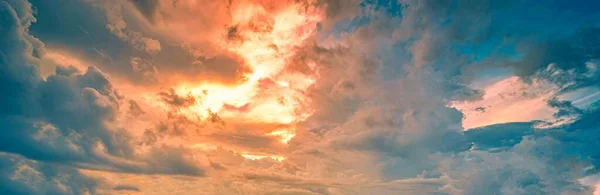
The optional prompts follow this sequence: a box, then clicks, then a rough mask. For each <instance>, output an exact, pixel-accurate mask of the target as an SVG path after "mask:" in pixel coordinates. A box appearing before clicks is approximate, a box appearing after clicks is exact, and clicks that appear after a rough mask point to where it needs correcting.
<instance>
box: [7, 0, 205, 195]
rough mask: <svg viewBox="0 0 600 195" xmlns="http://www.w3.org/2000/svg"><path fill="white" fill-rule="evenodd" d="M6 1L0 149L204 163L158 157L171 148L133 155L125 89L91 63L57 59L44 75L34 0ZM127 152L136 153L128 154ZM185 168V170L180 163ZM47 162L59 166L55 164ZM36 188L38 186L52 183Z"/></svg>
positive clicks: (100, 163) (80, 158) (118, 162)
mask: <svg viewBox="0 0 600 195" xmlns="http://www.w3.org/2000/svg"><path fill="white" fill-rule="evenodd" d="M1 5H2V16H1V17H2V23H3V26H5V27H6V28H3V29H2V44H3V46H2V48H4V50H3V53H2V60H1V62H2V68H1V69H0V74H1V75H2V76H3V80H2V82H3V84H6V85H3V87H2V88H1V90H2V91H3V94H11V95H8V96H3V99H2V104H3V105H2V106H3V107H4V109H2V117H1V118H0V124H1V125H2V126H3V129H4V130H3V131H4V133H3V134H4V136H3V137H2V144H0V145H1V146H0V148H1V150H2V151H3V152H8V153H13V154H18V155H22V156H23V157H25V158H26V159H24V160H22V161H25V162H26V164H30V162H35V163H39V164H41V165H39V166H50V165H45V164H46V163H60V164H65V165H71V166H76V167H84V168H92V169H109V170H111V169H116V170H119V171H125V172H128V171H134V172H139V173H166V174H168V173H176V172H177V173H185V174H201V173H202V170H201V168H199V167H196V166H188V164H187V163H186V162H185V161H183V160H176V161H168V160H167V161H164V160H162V161H161V160H156V159H154V157H157V156H161V155H167V154H174V153H171V152H168V153H160V152H159V153H154V154H153V155H152V158H148V159H149V160H152V162H149V164H146V163H145V162H143V160H140V159H139V158H138V157H136V156H137V155H135V154H134V153H133V149H132V148H131V146H130V145H129V136H128V134H127V132H126V131H125V130H124V129H123V128H121V127H115V126H114V125H113V123H114V122H115V120H116V119H117V118H118V117H119V116H118V115H119V105H120V102H121V99H122V97H121V96H120V95H119V94H118V92H117V91H116V90H115V89H114V88H113V86H112V84H111V81H110V79H109V78H108V76H107V75H105V74H104V73H103V72H101V71H100V70H99V69H97V68H95V67H93V66H90V67H89V68H87V70H86V71H85V72H79V71H78V70H77V69H74V68H69V67H61V66H59V67H56V71H55V73H54V74H53V75H50V76H48V77H47V78H45V79H43V78H42V77H41V76H40V74H39V69H38V68H39V63H40V57H41V56H42V55H43V50H44V45H43V44H42V42H41V41H39V40H38V39H36V38H35V37H33V36H31V35H29V33H28V28H29V25H30V24H31V22H34V21H35V18H34V17H33V16H32V15H31V14H32V10H31V4H29V3H28V2H25V1H10V3H9V2H5V1H3V2H2V3H1ZM4 157H6V158H17V157H13V155H12V154H11V155H3V159H4ZM23 157H18V158H19V159H23ZM127 157H130V158H131V157H133V158H138V159H137V160H133V161H131V162H127V160H125V158H127ZM178 157H180V156H178ZM29 159H31V160H29ZM169 159H180V158H169ZM11 161H12V160H9V161H7V162H11ZM36 161H39V162H36ZM136 161H137V162H136ZM140 161H141V162H140ZM170 163H176V164H177V165H174V166H173V169H171V166H170V165H167V164H170ZM15 166H17V165H15ZM23 166H26V165H23ZM27 166H32V165H27ZM36 166H37V165H36ZM3 167H4V166H3ZM107 167H108V168H107ZM180 168H181V169H182V171H179V169H180ZM36 169H38V168H35V167H34V168H27V170H31V171H34V172H32V173H28V174H33V175H40V174H39V173H36V172H35V170H36ZM44 169H49V170H50V171H60V169H58V168H44ZM66 171H70V172H71V173H68V174H73V175H75V176H76V174H77V171H76V170H73V169H71V168H69V169H66ZM44 174H46V173H44ZM53 174H59V175H60V173H53ZM24 177H28V176H24ZM44 177H46V176H42V178H40V179H41V180H40V181H39V182H42V183H43V182H46V180H49V179H48V178H52V177H54V176H53V175H49V176H47V177H48V178H44ZM35 179H37V178H35ZM32 182H37V181H32ZM72 183H73V184H76V183H77V182H76V181H72ZM59 184H60V183H59ZM44 185H45V184H44ZM61 185H63V186H62V188H68V187H69V186H68V185H70V184H61ZM65 185H67V186H65ZM58 187H59V188H61V186H58ZM32 190H34V192H35V191H37V192H40V193H41V192H44V191H47V190H45V189H32ZM62 190H63V191H64V190H68V191H65V193H69V192H70V193H74V194H79V193H82V192H79V191H77V190H78V189H62ZM71 190H73V191H71ZM48 191H53V190H48Z"/></svg>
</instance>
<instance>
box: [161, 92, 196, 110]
mask: <svg viewBox="0 0 600 195" xmlns="http://www.w3.org/2000/svg"><path fill="white" fill-rule="evenodd" d="M158 96H160V98H161V100H162V101H163V102H165V103H167V104H169V105H171V106H175V107H188V106H191V105H193V104H194V103H195V102H196V98H195V97H193V96H192V95H187V96H180V95H178V94H177V93H175V90H174V89H170V90H169V91H167V92H160V93H158Z"/></svg>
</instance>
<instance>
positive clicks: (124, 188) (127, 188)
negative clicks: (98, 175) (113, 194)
mask: <svg viewBox="0 0 600 195" xmlns="http://www.w3.org/2000/svg"><path fill="white" fill-rule="evenodd" d="M113 190H116V191H134V192H141V190H140V189H139V188H138V187H136V186H133V185H118V186H115V187H114V188H113Z"/></svg>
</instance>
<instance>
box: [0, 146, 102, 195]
mask: <svg viewBox="0 0 600 195" xmlns="http://www.w3.org/2000/svg"><path fill="white" fill-rule="evenodd" d="M96 186H97V182H96V181H94V180H93V179H91V178H88V177H86V176H84V175H82V174H80V173H79V172H78V171H77V170H75V169H73V168H69V167H65V166H61V165H56V164H51V163H43V162H36V161H32V160H29V159H26V158H23V157H22V156H19V155H13V154H7V153H0V193H2V194H85V193H91V194H95V193H96Z"/></svg>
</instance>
